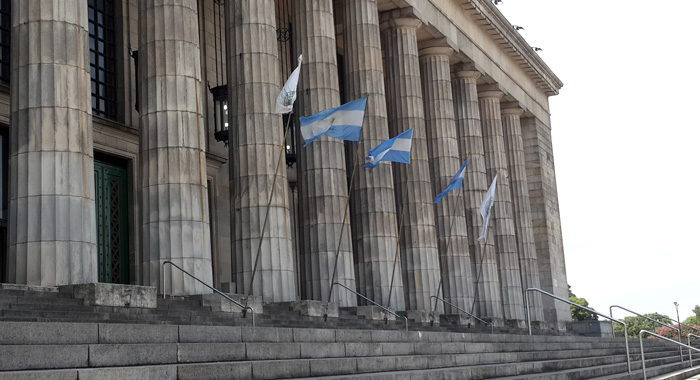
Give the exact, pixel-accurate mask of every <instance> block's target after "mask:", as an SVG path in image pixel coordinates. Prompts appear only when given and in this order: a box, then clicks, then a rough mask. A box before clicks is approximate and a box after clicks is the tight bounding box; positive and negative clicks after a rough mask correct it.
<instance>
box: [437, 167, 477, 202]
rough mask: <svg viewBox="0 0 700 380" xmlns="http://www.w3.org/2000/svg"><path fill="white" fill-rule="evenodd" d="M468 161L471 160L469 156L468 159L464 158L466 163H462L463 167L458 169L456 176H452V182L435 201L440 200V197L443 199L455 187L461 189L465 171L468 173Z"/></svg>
mask: <svg viewBox="0 0 700 380" xmlns="http://www.w3.org/2000/svg"><path fill="white" fill-rule="evenodd" d="M467 162H469V159H468V158H467V159H466V160H464V164H462V167H461V168H459V170H458V171H457V174H455V176H454V177H452V179H451V180H450V183H448V184H447V187H446V188H445V190H443V191H442V193H440V194H438V195H437V197H435V199H433V203H438V202H440V199H442V197H444V196H445V195H447V193H449V192H450V191H452V190H454V189H459V188H460V187H462V182H464V173H466V171H467Z"/></svg>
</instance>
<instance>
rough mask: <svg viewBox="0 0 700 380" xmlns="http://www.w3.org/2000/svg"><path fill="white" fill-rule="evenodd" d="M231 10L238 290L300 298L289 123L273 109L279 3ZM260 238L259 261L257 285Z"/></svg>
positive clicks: (255, 1)
mask: <svg viewBox="0 0 700 380" xmlns="http://www.w3.org/2000/svg"><path fill="white" fill-rule="evenodd" d="M226 13H227V16H228V18H227V23H228V24H227V30H228V33H229V38H228V44H229V45H228V49H226V51H227V53H228V70H229V72H228V78H229V85H228V88H229V105H230V108H231V109H230V111H229V123H230V125H232V126H233V127H232V130H231V131H230V132H229V133H230V134H232V136H231V143H230V148H229V162H231V175H230V178H231V193H232V194H231V197H232V205H231V215H232V217H233V234H232V236H233V241H232V246H233V255H234V257H235V261H236V285H237V292H238V293H246V294H247V293H252V294H253V295H258V296H262V297H263V301H265V302H282V301H293V300H294V299H296V290H295V289H296V288H295V282H294V259H293V252H292V237H291V231H290V230H289V226H290V221H289V206H288V205H287V203H286V202H285V200H284V194H285V192H284V188H283V187H284V186H287V172H286V170H285V168H284V167H283V165H284V164H281V165H279V166H278V158H279V155H280V147H281V146H282V143H283V142H282V137H283V135H282V134H281V133H280V131H281V129H282V123H281V118H280V116H279V115H277V114H274V113H273V112H274V102H275V98H276V97H277V94H279V91H280V73H279V62H278V56H277V51H278V49H277V42H276V41H277V34H276V30H277V29H276V26H275V2H274V0H234V1H226ZM275 173H276V175H277V178H276V180H275ZM273 183H274V186H275V187H274V189H273ZM273 191H274V194H273V197H272V202H271V204H270V206H269V207H270V210H269V219H268V221H267V226H266V228H265V231H264V235H263V234H262V232H263V224H264V221H265V214H266V212H267V211H268V210H267V207H268V201H269V199H270V198H269V197H270V193H271V192H273ZM261 237H262V239H263V240H262V248H261V251H260V259H259V262H258V264H257V270H256V274H255V279H254V282H253V286H252V289H250V281H251V276H252V271H253V267H254V265H255V261H256V255H257V252H258V244H259V243H260V239H261Z"/></svg>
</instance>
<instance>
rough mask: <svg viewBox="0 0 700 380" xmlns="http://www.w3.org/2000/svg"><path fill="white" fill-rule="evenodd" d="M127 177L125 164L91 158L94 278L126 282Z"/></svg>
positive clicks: (118, 282)
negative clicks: (93, 177)
mask: <svg viewBox="0 0 700 380" xmlns="http://www.w3.org/2000/svg"><path fill="white" fill-rule="evenodd" d="M127 189H128V177H127V170H126V168H125V167H120V166H116V165H114V164H111V163H107V162H103V161H99V160H97V159H95V193H96V194H95V208H96V211H97V223H96V224H97V255H98V256H97V266H98V277H97V279H98V281H99V282H107V283H113V284H128V283H129V217H128V215H129V208H128V204H129V202H128V191H127Z"/></svg>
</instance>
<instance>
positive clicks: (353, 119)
mask: <svg viewBox="0 0 700 380" xmlns="http://www.w3.org/2000/svg"><path fill="white" fill-rule="evenodd" d="M366 106H367V98H362V99H357V100H353V101H352V102H349V103H345V104H343V105H342V106H340V107H336V108H329V109H326V110H323V111H321V112H318V113H316V114H313V115H311V116H309V117H300V118H299V125H300V129H301V136H302V137H303V138H304V142H305V144H304V146H307V145H309V144H311V143H312V142H313V141H314V140H316V139H318V138H319V137H321V136H324V135H325V136H328V137H334V138H336V139H341V140H350V141H360V132H361V131H362V121H363V120H364V118H365V107H366Z"/></svg>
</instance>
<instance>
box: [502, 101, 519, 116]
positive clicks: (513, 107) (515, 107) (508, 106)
mask: <svg viewBox="0 0 700 380" xmlns="http://www.w3.org/2000/svg"><path fill="white" fill-rule="evenodd" d="M523 113H525V108H524V107H523V105H522V104H520V102H504V103H501V114H503V115H518V116H520V115H522V114H523Z"/></svg>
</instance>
